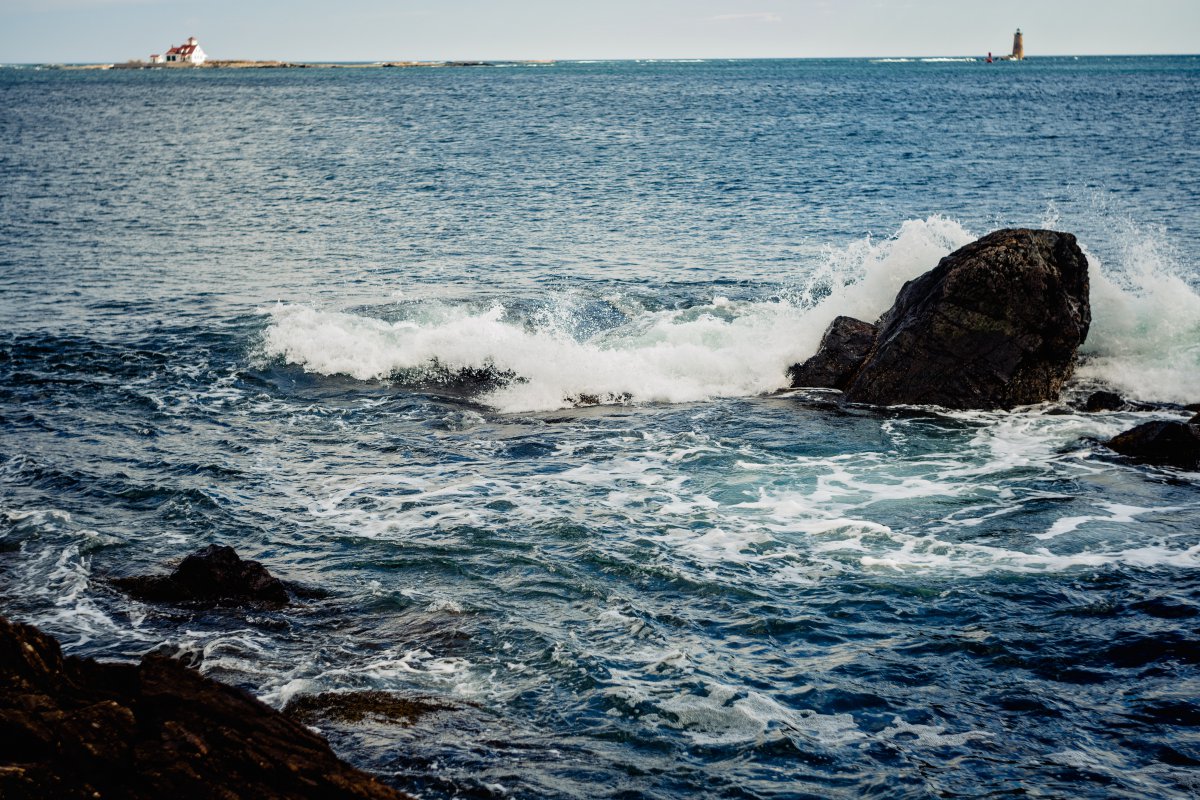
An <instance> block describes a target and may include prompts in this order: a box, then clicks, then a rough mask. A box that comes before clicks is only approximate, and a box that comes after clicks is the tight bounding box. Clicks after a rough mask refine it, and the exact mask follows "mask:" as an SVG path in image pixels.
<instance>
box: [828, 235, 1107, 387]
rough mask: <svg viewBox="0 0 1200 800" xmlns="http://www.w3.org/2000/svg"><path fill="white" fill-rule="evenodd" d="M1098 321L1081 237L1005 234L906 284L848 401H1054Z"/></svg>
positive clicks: (886, 316) (990, 237)
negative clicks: (1093, 315) (1078, 239)
mask: <svg viewBox="0 0 1200 800" xmlns="http://www.w3.org/2000/svg"><path fill="white" fill-rule="evenodd" d="M1090 324H1091V307H1090V304H1089V301H1088V265H1087V259H1086V258H1085V257H1084V255H1083V253H1082V251H1080V249H1079V245H1078V244H1077V243H1076V241H1075V237H1074V236H1072V235H1071V234H1069V233H1058V232H1056V231H1047V230H1028V229H1023V228H1022V229H1010V230H1000V231H995V232H994V233H990V234H988V235H987V236H985V237H983V238H982V239H980V240H978V241H976V242H973V243H971V244H969V245H967V246H966V247H963V248H960V249H959V250H956V251H955V252H953V253H951V254H950V255H948V256H946V257H945V258H943V259H942V260H941V261H940V262H939V263H938V265H937V266H936V267H935V268H934V269H932V270H930V271H929V272H927V273H925V274H924V275H922V276H921V277H919V278H916V279H915V280H911V281H909V282H908V283H906V284H905V285H904V288H903V289H901V290H900V293H899V295H897V297H896V302H895V304H894V305H893V306H892V308H891V309H889V310H888V311H887V312H886V313H885V314H884V315H883V316H882V317H880V318H879V321H878V323H877V326H878V328H879V333H878V336H877V337H876V339H875V342H874V344H873V346H872V348H871V350H870V352H869V353H867V355H866V357H865V358H864V359H863V361H862V363H861V364H860V365H859V366H858V367H857V368H856V370H855V371H854V374H853V376H852V377H851V378H850V379H849V380H848V381H847V382H846V387H845V393H846V398H847V399H848V400H850V401H851V402H856V403H872V404H875V405H896V404H914V405H916V404H930V405H939V406H946V407H948V408H964V409H967V408H970V409H991V408H1011V407H1013V406H1018V405H1025V404H1029V403H1040V402H1044V401H1047V400H1053V399H1055V398H1057V397H1058V394H1059V392H1060V391H1061V390H1062V387H1063V384H1064V383H1065V382H1066V381H1067V379H1068V378H1069V377H1070V376H1071V373H1072V371H1073V369H1074V364H1075V354H1076V352H1077V350H1078V349H1079V345H1080V344H1082V342H1083V340H1084V339H1085V338H1086V337H1087V332H1088V327H1089V326H1090ZM820 356H821V353H818V357H820Z"/></svg>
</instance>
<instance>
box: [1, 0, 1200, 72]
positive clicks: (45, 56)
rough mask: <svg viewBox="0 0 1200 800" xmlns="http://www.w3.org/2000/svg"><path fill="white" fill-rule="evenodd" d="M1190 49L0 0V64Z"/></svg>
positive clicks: (1158, 41)
mask: <svg viewBox="0 0 1200 800" xmlns="http://www.w3.org/2000/svg"><path fill="white" fill-rule="evenodd" d="M1017 27H1020V28H1022V29H1023V30H1024V32H1025V49H1026V54H1027V55H1033V56H1036V55H1098V54H1150V53H1172V54H1177V53H1200V0H594V1H593V0H587V1H586V2H583V1H580V0H0V63H17V64H20V63H44V62H62V63H97V62H100V63H104V62H115V61H125V60H128V59H131V58H140V59H144V58H146V56H148V55H149V54H150V53H152V52H153V53H161V52H163V51H164V50H166V49H167V47H169V46H170V45H173V44H180V43H182V42H183V40H184V39H186V38H187V37H188V36H196V37H197V38H198V39H199V40H200V44H201V46H202V47H203V48H204V50H205V51H206V52H207V53H208V54H209V57H210V58H248V59H284V60H303V61H379V60H389V61H397V60H456V59H461V60H467V59H484V60H486V59H492V60H497V59H541V58H546V59H592V58H804V57H836V56H911V55H918V56H939V55H983V54H985V53H987V52H989V51H991V52H996V53H1005V52H1008V51H1009V49H1010V47H1011V44H1012V33H1013V31H1014V30H1015V29H1016V28H1017Z"/></svg>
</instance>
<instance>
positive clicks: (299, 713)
mask: <svg viewBox="0 0 1200 800" xmlns="http://www.w3.org/2000/svg"><path fill="white" fill-rule="evenodd" d="M449 709H450V706H447V705H445V704H444V703H438V702H436V701H433V700H426V699H422V698H414V697H403V696H401V695H397V694H392V693H391V692H380V691H370V690H368V691H361V692H321V693H320V694H302V695H297V696H296V697H293V698H292V699H291V700H289V701H288V704H287V706H285V707H284V709H283V713H284V714H287V715H288V716H289V717H291V718H292V719H294V720H296V721H298V722H303V723H304V724H306V725H316V724H319V723H323V722H329V721H333V722H345V723H356V722H362V721H363V720H375V721H380V722H387V723H391V724H394V725H402V726H409V725H412V724H413V723H414V722H416V721H417V720H419V719H420V718H421V717H423V716H425V715H426V714H432V713H434V712H437V711H446V710H449Z"/></svg>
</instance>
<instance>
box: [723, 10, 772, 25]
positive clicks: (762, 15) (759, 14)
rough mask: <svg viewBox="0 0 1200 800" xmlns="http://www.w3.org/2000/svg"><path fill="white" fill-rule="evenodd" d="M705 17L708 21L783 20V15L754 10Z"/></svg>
mask: <svg viewBox="0 0 1200 800" xmlns="http://www.w3.org/2000/svg"><path fill="white" fill-rule="evenodd" d="M707 19H708V21H709V22H783V17H781V16H779V15H778V14H775V13H773V12H771V11H754V12H752V13H749V14H717V15H716V16H713V17H708V18H707Z"/></svg>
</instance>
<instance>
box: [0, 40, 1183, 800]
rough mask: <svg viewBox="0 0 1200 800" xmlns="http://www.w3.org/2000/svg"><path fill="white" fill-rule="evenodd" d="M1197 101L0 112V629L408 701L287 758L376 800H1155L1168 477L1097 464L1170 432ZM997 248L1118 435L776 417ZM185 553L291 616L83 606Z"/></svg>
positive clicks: (647, 100) (48, 95)
mask: <svg viewBox="0 0 1200 800" xmlns="http://www.w3.org/2000/svg"><path fill="white" fill-rule="evenodd" d="M1198 72H1200V58H1197V57H1178V58H1112V59H1100V58H1085V59H1031V60H1030V61H1027V62H1025V63H1021V64H993V65H986V64H983V63H981V62H965V61H921V60H912V61H907V62H891V61H885V62H874V61H868V60H834V61H733V62H725V61H722V62H699V63H672V62H646V63H638V62H611V63H564V64H556V65H553V66H536V67H532V66H524V67H523V66H515V67H493V68H472V69H441V70H397V69H391V70H388V69H378V70H375V69H353V70H332V69H331V70H277V71H275V70H264V71H217V70H204V71H195V72H187V71H177V70H172V71H146V72H132V71H130V72H70V71H56V70H35V69H0V142H2V143H3V147H2V148H0V219H2V220H3V224H2V225H0V319H2V320H3V328H2V332H0V420H2V422H0V431H2V437H3V438H2V439H0V576H2V579H0V611H3V613H5V614H6V615H9V616H12V617H16V618H19V619H22V620H27V621H31V622H35V623H37V624H40V625H42V626H44V627H45V628H46V629H47V630H49V631H51V632H53V633H54V634H56V635H58V636H59V637H60V638H62V639H63V641H64V642H65V644H66V646H67V649H68V651H70V652H74V653H80V654H88V655H96V656H100V657H106V658H135V657H137V656H139V655H140V654H142V653H144V652H146V651H148V650H151V649H154V648H165V649H167V650H168V651H170V652H181V653H184V654H187V655H189V656H190V657H191V658H192V659H193V660H194V661H196V662H197V663H199V665H200V668H201V669H202V670H203V671H205V672H206V673H207V674H210V675H212V676H214V677H217V678H220V679H222V680H225V681H228V682H231V683H234V684H237V685H240V686H243V687H245V688H246V689H248V690H249V691H251V692H253V693H255V694H256V695H258V696H260V697H262V698H263V699H264V700H265V701H267V702H268V703H271V704H273V705H276V706H282V705H283V704H284V703H286V701H287V700H288V699H289V698H290V697H293V696H295V695H297V694H298V693H305V692H314V691H338V690H352V689H363V688H375V689H385V690H392V691H397V692H402V693H405V694H409V695H416V696H421V697H427V698H433V699H434V700H436V701H437V702H438V703H439V704H441V705H444V706H446V707H447V710H444V711H442V712H439V713H437V714H433V715H430V716H429V717H425V718H423V719H421V720H418V721H417V722H416V723H415V724H414V725H413V726H412V727H408V728H403V727H396V726H390V725H384V724H378V725H369V726H365V727H363V728H358V729H347V728H337V727H334V728H331V729H329V730H326V733H327V734H328V735H329V736H330V737H331V740H332V742H333V744H334V746H335V748H336V749H337V750H338V752H339V753H340V754H341V755H343V756H344V757H345V758H347V759H348V760H350V761H351V762H352V763H355V764H356V765H359V766H362V767H364V768H367V769H371V770H374V771H377V772H379V773H380V774H382V775H383V776H384V777H385V778H386V779H388V780H390V781H391V782H393V783H394V784H395V785H396V786H398V787H400V788H403V789H405V790H408V791H410V792H414V793H417V794H420V795H421V796H423V797H431V798H432V797H453V796H479V797H489V796H497V797H499V796H518V797H621V798H629V797H655V798H659V797H687V796H697V795H703V796H716V797H764V798H765V797H830V796H834V797H847V798H857V797H864V796H879V797H931V796H993V797H996V796H1010V795H1012V796H1016V795H1019V794H1022V793H1024V794H1026V795H1034V796H1068V797H1145V796H1155V797H1181V798H1182V797H1190V796H1194V794H1195V793H1196V791H1197V784H1196V778H1195V773H1196V770H1195V767H1196V765H1197V763H1200V740H1198V739H1197V733H1196V731H1197V728H1196V726H1197V721H1198V720H1200V705H1198V704H1197V701H1196V697H1197V694H1198V689H1200V682H1198V680H1197V678H1198V672H1197V663H1198V659H1197V653H1200V646H1198V642H1197V636H1198V631H1197V627H1196V618H1197V616H1198V615H1200V580H1198V577H1197V576H1198V575H1200V572H1198V567H1200V529H1198V526H1197V522H1198V521H1200V489H1198V484H1197V475H1196V474H1195V473H1185V472H1178V471H1172V470H1161V469H1155V468H1146V467H1136V466H1131V465H1128V464H1124V463H1121V462H1119V461H1116V460H1114V459H1112V458H1111V457H1110V455H1109V454H1107V453H1106V451H1104V449H1103V448H1102V447H1100V446H1099V445H1098V444H1097V442H1098V441H1099V440H1103V439H1104V438H1106V437H1108V436H1111V435H1113V434H1115V433H1117V432H1119V431H1121V430H1124V429H1126V428H1128V427H1131V426H1132V425H1133V424H1136V423H1137V422H1139V421H1143V420H1145V419H1149V418H1171V419H1186V418H1187V417H1188V416H1189V413H1188V412H1185V411H1184V410H1182V408H1180V407H1179V405H1178V404H1185V403H1195V402H1198V401H1200V293H1198V288H1200V270H1198V268H1197V267H1198V265H1197V261H1196V258H1195V255H1194V254H1195V252H1196V249H1197V246H1198V245H1200V225H1198V224H1197V223H1198V221H1200V213H1198V212H1197V210H1196V207H1195V187H1196V186H1198V185H1200V174H1198V172H1200V158H1198V155H1200V147H1198V137H1197V133H1196V131H1197V124H1198V123H1200V119H1198V117H1200V111H1197V109H1198V108H1200V102H1197V101H1198V100H1200V98H1198V94H1200V90H1198V89H1197V87H1198V86H1200V83H1198V82H1197V77H1198ZM1006 225H1034V226H1040V225H1045V226H1050V227H1055V228H1059V229H1063V230H1070V231H1072V232H1074V233H1076V234H1077V235H1078V236H1079V239H1080V242H1081V244H1082V245H1083V247H1084V248H1085V250H1086V252H1087V253H1088V255H1089V258H1090V260H1091V263H1092V300H1093V314H1094V320H1095V321H1094V324H1093V328H1092V332H1091V334H1090V336H1089V340H1088V343H1087V344H1086V346H1085V353H1084V360H1083V363H1082V364H1081V366H1080V369H1079V374H1078V378H1077V380H1076V382H1075V383H1074V384H1073V385H1072V386H1071V387H1070V390H1069V398H1068V399H1070V398H1074V397H1079V396H1085V395H1086V393H1087V392H1088V391H1090V390H1091V389H1093V388H1095V387H1096V386H1099V385H1105V386H1110V387H1113V388H1115V389H1116V390H1118V391H1120V392H1122V393H1124V394H1125V395H1126V396H1129V397H1134V398H1137V399H1140V400H1145V401H1153V402H1157V403H1162V404H1167V405H1163V406H1161V407H1160V410H1158V411H1155V412H1138V413H1132V412H1130V413H1119V414H1108V415H1087V414H1081V413H1075V412H1073V411H1071V410H1070V409H1064V408H1051V407H1036V408H1029V409H1019V410H1017V411H1014V412H1012V413H961V412H953V413H952V412H946V411H943V410H939V409H928V408H922V409H896V410H888V411H880V410H872V409H867V408H839V407H837V406H836V405H835V404H833V403H832V402H830V400H829V398H828V396H823V395H819V394H806V393H798V392H784V393H778V391H777V390H779V389H780V388H781V387H783V386H784V385H785V383H786V379H785V371H786V368H787V367H788V366H789V365H790V364H792V363H794V362H796V361H798V360H801V359H803V358H805V357H806V356H808V355H810V354H811V353H812V352H813V350H815V348H816V343H817V341H818V339H819V337H820V334H821V332H822V331H823V329H824V327H825V325H826V324H827V323H828V322H829V321H830V320H831V319H832V318H833V316H835V315H837V314H839V313H849V314H852V315H855V316H860V317H863V318H867V319H871V318H873V317H874V316H877V315H878V314H879V313H880V312H882V311H883V310H885V309H886V308H887V307H888V305H890V303H891V300H892V298H893V297H894V295H895V292H896V290H897V289H898V288H899V286H900V285H901V284H902V283H903V282H904V281H905V280H907V279H909V278H911V277H914V276H916V275H918V274H920V273H921V272H923V271H925V270H927V269H929V268H930V267H932V266H933V264H935V263H936V262H937V260H938V258H940V257H941V256H942V255H945V254H946V253H948V252H950V251H951V250H952V249H954V248H956V247H958V246H961V245H962V244H965V243H966V242H968V241H970V240H972V239H973V238H975V237H976V236H978V235H982V234H983V233H985V232H987V231H989V230H991V229H993V228H996V227H1001V226H1006ZM1170 404H1177V405H1170ZM1050 411H1055V412H1056V413H1047V412H1050ZM1063 411H1065V412H1066V413H1057V412H1063ZM212 542H218V543H222V544H231V545H233V546H235V547H236V548H237V549H238V551H239V552H240V553H242V554H243V555H244V556H246V557H253V558H258V559H260V560H262V561H263V562H264V563H266V564H267V565H268V567H269V568H270V569H271V570H272V571H273V572H274V573H276V574H277V575H279V576H280V577H282V578H284V579H286V580H290V581H293V582H295V583H296V584H299V585H301V586H303V587H306V588H308V589H312V590H320V591H319V592H316V591H314V592H312V593H310V594H312V595H313V596H311V597H308V598H307V599H305V600H304V601H303V602H302V603H299V604H298V605H296V606H295V607H293V608H290V609H288V610H285V611H280V612H269V613H268V612H253V613H238V612H230V613H213V614H192V613H191V612H184V611H178V610H170V609H164V608H159V607H153V606H147V605H142V604H139V603H135V602H132V601H130V600H129V599H127V598H125V597H123V596H122V595H120V594H119V593H117V592H116V591H114V590H113V589H112V588H111V587H110V586H109V585H108V584H107V583H106V582H105V579H106V578H107V577H108V576H112V575H125V574H133V573H142V572H147V571H151V570H155V569H159V568H161V567H162V565H164V564H165V563H167V562H169V561H171V560H172V559H177V558H180V557H181V556H183V555H185V554H187V553H189V552H191V551H193V550H195V549H197V548H199V547H201V546H204V545H206V544H209V543H212Z"/></svg>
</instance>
